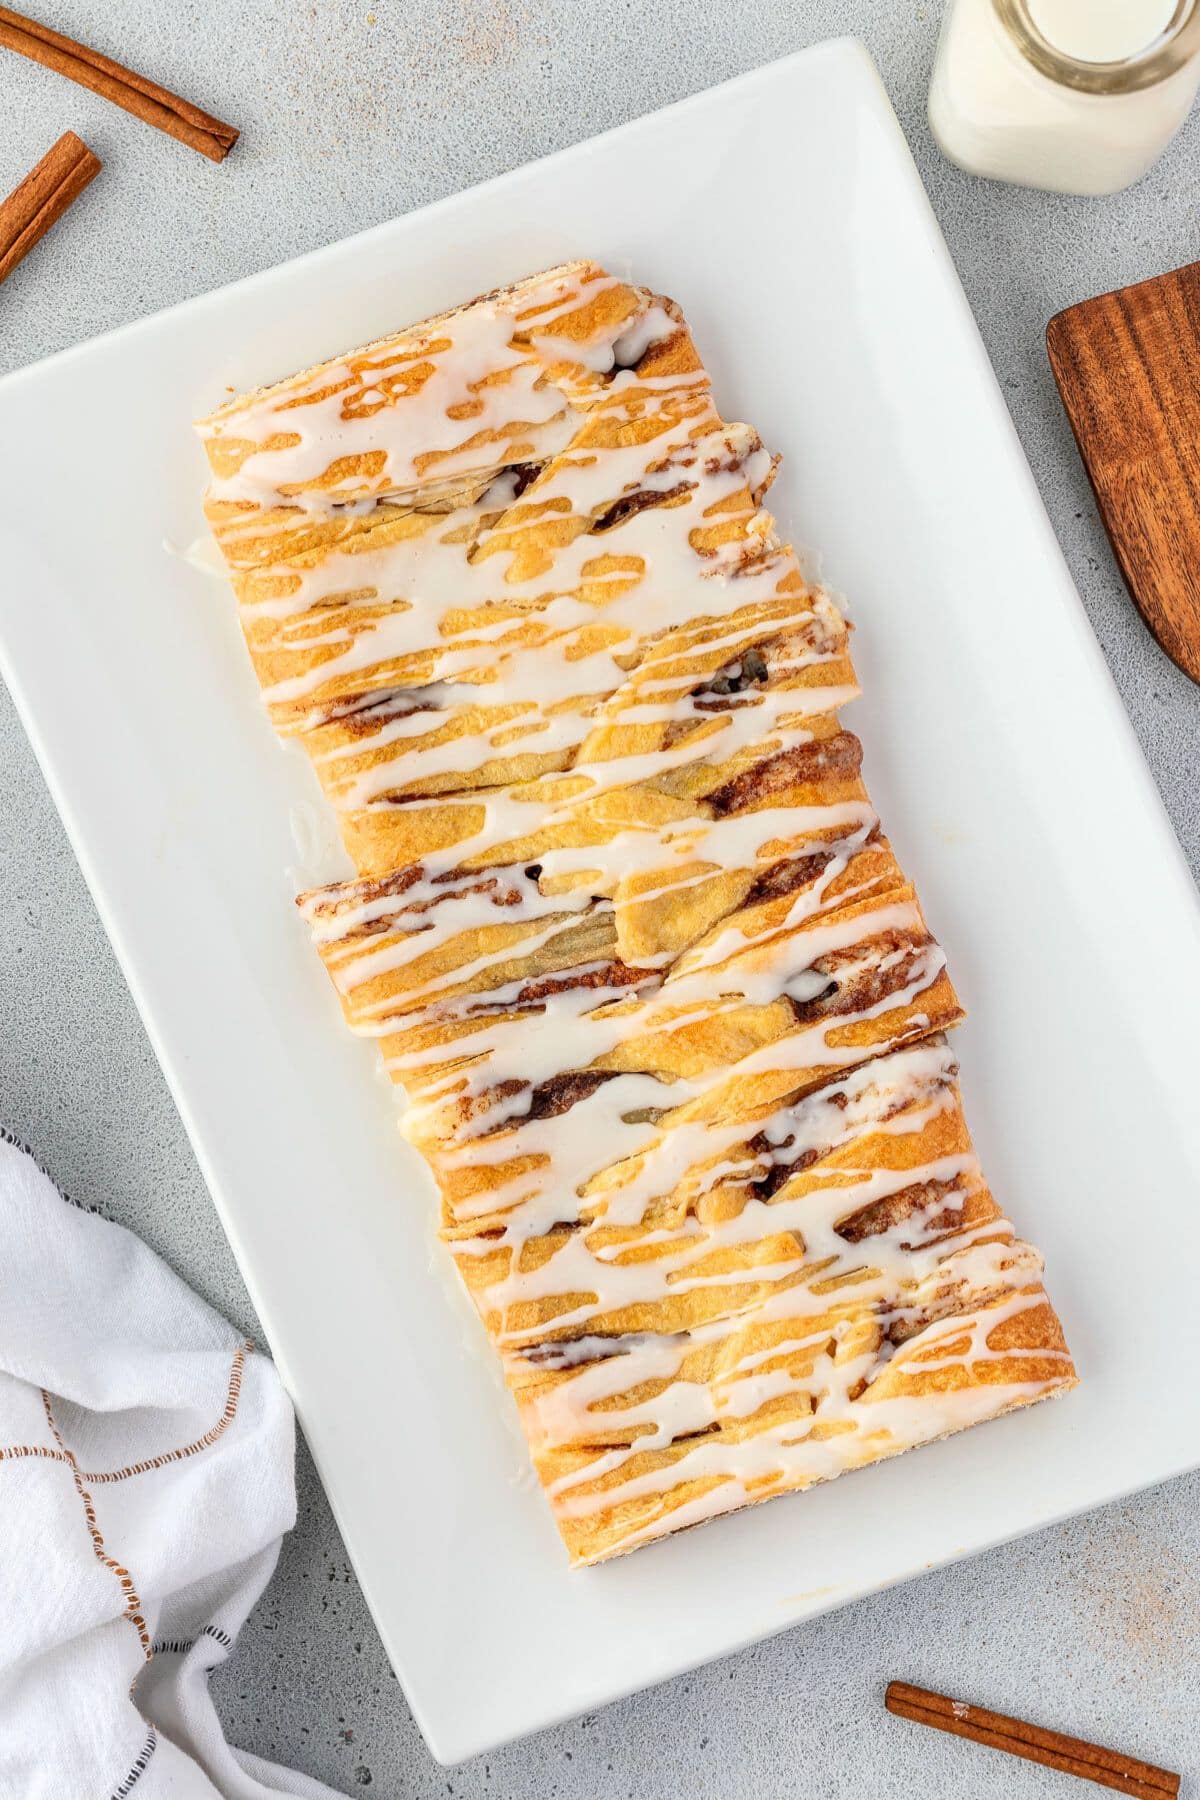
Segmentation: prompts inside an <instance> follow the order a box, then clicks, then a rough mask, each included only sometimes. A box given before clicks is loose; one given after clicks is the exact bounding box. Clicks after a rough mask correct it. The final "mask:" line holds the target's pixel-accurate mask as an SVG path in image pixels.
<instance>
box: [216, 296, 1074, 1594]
mask: <svg viewBox="0 0 1200 1800" xmlns="http://www.w3.org/2000/svg"><path fill="white" fill-rule="evenodd" d="M201 429H202V431H203V433H204V435H205V437H206V441H207V445H208V448H209V453H210V460H211V461H212V463H213V468H214V475H215V479H214V483H213V487H212V489H211V491H210V495H209V501H208V510H209V517H210V520H211V522H212V523H213V526H214V529H215V531H216V532H217V535H218V537H219V540H220V542H221V545H222V548H223V550H224V552H225V555H226V557H227V558H228V560H229V561H230V562H231V564H232V565H233V567H234V569H235V572H236V581H237V585H238V590H239V598H240V601H241V609H242V619H243V624H244V627H245V631H246V635H247V640H248V643H249V646H250V649H251V652H252V654H253V656H254V658H255V662H256V665H257V668H258V672H259V676H260V679H261V681H262V683H263V688H264V697H265V699H266V702H267V704H268V705H269V707H270V708H271V710H272V715H273V717H274V719H275V722H276V724H277V725H278V727H279V729H280V730H281V731H284V732H294V733H298V734H299V735H300V737H301V741H302V742H303V744H304V747H305V748H306V750H307V752H308V754H309V755H310V756H311V757H312V759H313V762H314V764H315V766H316V768H317V772H318V774H319V775H320V777H321V780H322V783H323V785H324V787H325V790H326V793H327V794H328V796H329V798H330V799H331V801H332V802H333V804H334V806H335V808H336V809H337V812H338V815H339V818H340V819H341V821H342V824H343V830H344V835H345V837H346V842H347V846H348V848H349V849H350V851H351V854H352V855H354V856H355V857H356V858H357V859H358V866H359V867H360V869H362V870H363V879H361V880H358V881H354V882H349V883H341V884H336V885H334V886H332V887H329V888H326V889H322V890H317V891H316V892H314V893H312V894H309V895H306V896H304V897H303V898H302V902H301V904H302V909H303V912H304V914H305V917H306V918H307V920H308V922H309V924H310V927H311V929H312V932H313V936H314V940H315V941H316V944H317V946H318V948H319V950H320V953H321V956H322V958H323V960H324V962H325V964H326V967H327V968H328V970H329V973H330V975H331V977H332V979H333V981H334V983H335V985H336V987H337V990H338V992H339V994H340V995H341V997H342V1000H343V1004H344V1007H345V1010H346V1015H347V1019H348V1022H349V1023H350V1025H351V1027H352V1028H353V1029H354V1030H356V1031H359V1032H361V1033H363V1034H365V1035H369V1036H374V1037H377V1038H378V1039H379V1040H380V1043H381V1048H382V1051H383V1057H384V1062H385V1066H386V1068H387V1070H388V1072H389V1074H390V1075H391V1077H392V1079H393V1080H395V1081H397V1082H398V1083H399V1084H400V1085H401V1086H402V1087H403V1088H404V1090H405V1092H406V1094H407V1096H408V1108H407V1112H406V1115H405V1120H404V1129H405V1131H406V1133H407V1135H408V1136H409V1138H410V1139H411V1141H412V1142H413V1143H415V1144H416V1145H417V1146H418V1147H419V1148H420V1149H421V1150H422V1152H423V1153H424V1154H425V1155H426V1157H427V1158H428V1160H429V1162H430V1164H431V1166H432V1168H433V1170H434V1173H435V1175H436V1177H437V1179H438V1182H439V1185H440V1187H441V1191H442V1196H443V1208H444V1210H443V1232H444V1235H445V1236H446V1237H447V1239H448V1240H449V1241H450V1244H451V1247H452V1250H453V1253H454V1255H455V1257H456V1258H457V1260H458V1262H459V1266H460V1270H461V1271H462V1273H463V1275H464V1279H465V1280H466V1282H467V1285H468V1287H469V1289H470V1291H471V1294H472V1296H473V1298H474V1300H475V1302H476V1305H477V1306H478V1308H479V1310H480V1312H481V1314H482V1315H483V1317H484V1319H485V1321H486V1323H487V1326H488V1329H489V1332H490V1333H491V1335H492V1337H493V1340H494V1341H495V1343H496V1345H497V1347H498V1349H499V1351H500V1353H501V1356H502V1358H503V1363H504V1369H505V1374H506V1377H507V1379H508V1381H509V1384H510V1386H511V1387H512V1388H513V1389H514V1391H515V1392H516V1394H517V1398H518V1401H519V1404H520V1406H521V1409H522V1416H523V1420H524V1423H525V1427H526V1430H527V1433H528V1435H529V1438H530V1442H531V1446H532V1449H533V1453H534V1458H535V1462H536V1465H537V1467H538V1471H539V1473H540V1475H541V1477H542V1481H543V1484H544V1486H545V1488H546V1491H547V1493H548V1495H549V1497H550V1499H551V1503H552V1505H553V1506H554V1509H555V1513H556V1516H557V1517H558V1519H559V1522H560V1524H561V1526H562V1528H563V1531H564V1535H565V1536H566V1537H567V1540H568V1543H569V1544H570V1545H571V1546H572V1549H573V1553H574V1554H576V1555H577V1556H578V1557H580V1558H581V1559H583V1560H590V1559H593V1558H595V1557H598V1556H602V1555H608V1554H612V1553H613V1552H614V1551H617V1550H624V1549H629V1548H631V1547H633V1546H635V1545H636V1544H638V1543H641V1542H643V1541H645V1539H646V1538H647V1537H651V1536H655V1535H660V1534H662V1533H664V1532H666V1531H669V1530H674V1529H677V1528H679V1527H680V1526H682V1525H685V1524H691V1523H696V1522H699V1521H700V1520H701V1519H703V1518H707V1517H711V1516H713V1515H714V1514H716V1513H719V1512H723V1511H727V1510H729V1509H730V1508H731V1507H734V1506H738V1505H741V1504H743V1503H745V1502H746V1501H747V1500H751V1499H756V1498H760V1497H763V1496H764V1495H766V1494H769V1493H774V1492H778V1491H781V1490H783V1489H785V1488H795V1487H803V1486H805V1485H807V1484H808V1483H810V1482H812V1481H815V1480H821V1479H825V1478H827V1477H829V1476H831V1475H835V1474H837V1473H839V1472H840V1471H841V1470H843V1469H847V1468H851V1467H854V1466H857V1465H858V1464H860V1463H863V1462H867V1461H871V1460H874V1459H876V1458H878V1457H880V1456H883V1455H887V1454H892V1453H894V1452H896V1451H899V1450H903V1449H905V1448H908V1447H909V1446H910V1445H913V1444H916V1443H920V1442H922V1441H925V1440H926V1439H928V1438H931V1437H936V1436H939V1435H941V1434H942V1433H944V1432H946V1431H950V1430H955V1429H958V1428H959V1427H960V1426H962V1425H965V1424H969V1423H972V1422H974V1421H975V1420H976V1419H979V1418H984V1417H989V1416H992V1415H993V1414H995V1413H996V1412H999V1411H1003V1410H1004V1409H1005V1408H1007V1407H1009V1406H1012V1405H1016V1404H1022V1403H1024V1402H1026V1401H1028V1400H1031V1399H1035V1398H1038V1397H1040V1396H1041V1395H1042V1394H1043V1393H1046V1392H1049V1391H1053V1390H1054V1389H1055V1388H1057V1387H1059V1386H1062V1385H1063V1384H1064V1383H1066V1382H1067V1381H1069V1379H1070V1378H1071V1370H1070V1363H1069V1358H1068V1357H1067V1355H1066V1352H1065V1351H1063V1350H1061V1349H1060V1348H1059V1340H1058V1338H1057V1335H1056V1331H1055V1329H1054V1326H1053V1319H1052V1315H1049V1314H1048V1308H1047V1305H1046V1302H1045V1297H1044V1294H1043V1293H1042V1289H1041V1283H1040V1267H1041V1265H1040V1261H1039V1259H1038V1258H1037V1255H1036V1252H1034V1251H1032V1250H1031V1249H1030V1248H1029V1246H1027V1245H1025V1244H1022V1243H1021V1242H1019V1241H1018V1240H1015V1239H1014V1236H1013V1232H1012V1228H1011V1226H1010V1225H1009V1224H1008V1223H1007V1221H1006V1220H1004V1219H1003V1218H1002V1217H1001V1216H1000V1215H999V1212H998V1209H997V1208H996V1206H995V1203H994V1202H993V1201H992V1199H991V1196H990V1195H989V1193H988V1191H987V1188H986V1185H985V1183H984V1180H983V1177H982V1174H981V1172H980V1170H979V1166H978V1163H977V1161H976V1159H975V1155H974V1152H973V1150H972V1148H971V1144H970V1139H969V1136H968V1134H967V1131H966V1127H965V1124H964V1122H963V1120H962V1115H961V1107H960V1103H959V1097H958V1090H957V1084H956V1081H955V1065H954V1063H953V1060H952V1056H951V1052H950V1050H949V1048H948V1046H947V1043H946V1040H945V1038H944V1036H943V1035H942V1031H943V1028H944V1027H946V1026H949V1025H952V1024H954V1023H955V1021H956V1020H957V1018H958V1017H959V1009H958V1006H957V1001H956V999H955V996H954V993H953V990H952V989H951V987H950V985H949V982H948V981H947V979H946V975H945V959H944V956H943V954H942V952H941V949H940V948H939V946H938V945H937V944H936V943H935V942H934V940H933V939H932V937H931V936H930V934H929V932H928V929H927V927H926V925H925V922H924V919H923V917H922V915H921V911H920V908H919V905H918V903H917V900H916V896H915V894H914V893H913V891H912V889H911V887H909V886H908V884H907V883H906V882H905V880H904V877H903V875H902V874H901V872H900V870H899V869H898V868H897V866H896V864H895V861H894V859H893V857H892V855H891V852H890V850H889V848H888V846H887V844H886V842H885V841H884V840H883V839H882V838H881V837H880V836H879V830H878V821H877V819H876V817H875V814H874V812H873V811H872V809H871V806H870V803H869V801H868V799H867V797H866V794H865V790H864V789H863V787H862V784H861V781H860V780H859V775H858V748H857V743H856V740H854V739H853V738H851V737H850V735H849V734H848V733H847V732H845V730H844V729H843V728H842V726H841V724H840V721H839V718H838V713H839V709H840V708H841V707H842V706H844V705H845V704H846V703H848V702H849V701H850V700H851V699H853V697H854V696H855V694H856V693H857V687H856V684H855V681H854V675H853V670H852V668H851V667H850V663H849V659H848V656H847V653H846V628H845V625H844V623H843V621H842V620H841V618H840V616H839V614H838V612H837V609H836V608H835V607H834V606H833V604H832V602H831V601H830V600H829V598H828V596H827V595H825V594H824V593H823V592H821V591H820V590H819V589H815V588H813V587H811V586H809V585H808V584H807V583H806V582H805V581H804V580H803V579H802V577H801V574H800V569H799V565H798V564H797V561H796V558H795V556H794V554H793V552H792V551H791V550H790V549H789V548H787V547H786V546H784V545H782V544H781V543H780V541H779V539H778V536H777V534H776V531H775V526H774V521H773V520H772V518H771V516H770V514H769V513H767V512H765V511H764V510H763V508H762V506H761V498H762V494H763V492H764V491H765V489H766V487H767V486H768V485H769V482H770V480H771V478H772V475H773V472H774V462H773V459H772V458H771V457H770V456H769V455H768V453H767V452H766V451H765V450H764V449H763V447H762V445H761V444H760V442H759V440H758V438H757V436H756V435H755V433H754V432H753V431H752V430H751V429H750V428H749V427H747V426H744V425H730V424H727V423H726V422H725V421H723V420H722V419H721V417H720V416H719V414H718V413H717V411H716V409H715V406H714V404H713V401H712V397H711V394H710V392H709V386H708V379H707V376H706V374H705V373H704V371H703V369H702V368H700V367H699V365H698V361H697V359H696V358H695V356H694V353H691V351H690V340H688V339H687V338H686V333H685V331H684V328H683V327H682V326H681V324H680V321H679V318H678V314H677V311H676V309H674V308H673V307H671V306H670V305H669V303H664V302H662V301H660V300H658V299H657V298H656V297H655V296H653V295H649V294H647V293H645V292H644V291H642V290H639V289H634V288H630V287H627V286H626V285H625V284H622V283H620V282H617V281H615V280H613V278H611V277H609V276H607V275H605V274H604V272H603V271H601V270H598V269H596V268H595V266H594V265H590V264H581V265H573V266H571V267H569V268H567V269H564V270H557V271H551V272H550V273H549V274H548V275H547V276H545V277H541V278H536V279H535V280H534V281H532V282H530V283H526V284H522V285H521V287H520V288H518V289H516V290H510V291H508V292H506V293H501V294H498V295H495V296H490V297H487V298H486V299H485V300H483V301H481V302H478V303H476V304H474V305H473V306H471V307H469V308H466V309H464V310H463V311H461V312H459V313H456V314H451V315H448V316H447V317H446V318H444V319H440V320H433V321H430V322H428V323H427V324H426V325H425V326H423V327H418V328H415V329H414V330H412V331H409V332H406V333H401V334H400V335H399V336H398V337H396V338H394V339H388V340H384V341H383V342H381V343H380V344H377V345H373V346H369V347H368V348H367V349H366V350H364V351H360V352H357V353H355V354H354V355H352V356H349V357H346V358H343V359H341V360H339V361H338V362H336V363H334V364H331V365H328V366H326V367H324V368H321V369H318V370H315V371H311V372H310V373H309V374H307V375H305V376H302V377H298V378H297V379H296V380H294V381H292V382H285V383H283V384H281V385H280V386H279V387H278V388H275V389H271V390H267V391H266V392H265V393H263V394H260V395H256V396H250V397H249V399H247V400H245V401H235V402H234V403H233V404H232V405H231V406H230V407H227V408H224V409H222V411H221V412H220V413H218V414H216V415H214V417H213V418H212V419H211V420H208V421H206V422H205V423H204V424H203V426H202V427H201Z"/></svg>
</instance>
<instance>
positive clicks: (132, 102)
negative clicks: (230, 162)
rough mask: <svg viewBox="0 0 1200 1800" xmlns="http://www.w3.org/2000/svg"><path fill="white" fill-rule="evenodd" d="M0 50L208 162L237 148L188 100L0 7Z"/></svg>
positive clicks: (233, 134) (233, 137)
mask: <svg viewBox="0 0 1200 1800" xmlns="http://www.w3.org/2000/svg"><path fill="white" fill-rule="evenodd" d="M0 46H3V47H4V48H5V49H8V50H15V51H17V53H18V54H19V55H21V56H28V57H31V58H32V60H33V61H34V62H40V63H44V64H45V66H46V68H48V69H54V70H55V71H56V73H57V74H59V75H65V76H66V77H67V78H68V80H70V81H77V82H78V83H79V85H80V86H81V87H86V88H91V90H92V92H93V93H95V94H103V96H104V98H105V99H106V100H111V101H113V103H114V104H115V105H117V106H123V107H124V108H125V111H126V112H129V113H132V114H133V115H134V117H135V118H137V119H142V120H144V121H145V123H146V124H147V125H156V126H157V127H158V129H159V130H160V131H165V132H168V133H169V134H170V136H171V137H174V138H178V139H179V141H180V143H183V144H187V145H189V146H190V147H191V148H192V149H193V150H198V151H199V152H200V154H201V156H207V157H209V158H211V160H212V161H213V162H221V161H223V160H224V158H225V157H226V156H228V154H229V152H230V151H231V150H232V149H233V146H234V145H235V144H236V143H237V140H238V133H237V131H236V130H235V128H234V127H233V126H232V125H226V124H224V123H223V122H222V121H221V120H220V119H214V118H213V116H212V114H211V113H206V112H202V111H201V109H200V108H199V107H198V106H193V105H192V103H191V101H190V100H181V99H180V97H179V95H178V94H173V93H172V92H171V91H170V89H169V88H165V87H160V86H159V84H158V83H157V82H156V81H148V80H147V79H146V77H145V76H144V75H135V74H134V72H133V70H132V69H126V68H123V67H122V66H121V64H120V63H118V62H113V60H112V58H111V57H108V56H101V55H100V53H99V52H98V51H96V50H89V49H88V48H87V47H86V46H85V45H83V44H77V43H76V42H75V41H74V39H73V38H68V37H63V36H61V34H60V33H59V32H57V31H51V30H50V28H49V26H48V25H39V24H38V23H37V21H36V20H35V19H27V18H25V16H24V15H23V14H22V13H16V12H12V11H10V10H9V8H8V7H7V6H0Z"/></svg>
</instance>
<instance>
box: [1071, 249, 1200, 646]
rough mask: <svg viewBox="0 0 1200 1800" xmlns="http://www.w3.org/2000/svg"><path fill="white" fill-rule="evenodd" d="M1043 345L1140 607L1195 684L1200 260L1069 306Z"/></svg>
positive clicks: (1199, 630) (1199, 632)
mask: <svg viewBox="0 0 1200 1800" xmlns="http://www.w3.org/2000/svg"><path fill="white" fill-rule="evenodd" d="M1046 346H1047V349H1048V350H1049V352H1050V366H1051V368H1052V369H1053V370H1054V379H1055V380H1056V381H1057V382H1058V386H1059V390H1060V392H1061V394H1062V397H1063V403H1064V405H1065V406H1066V409H1067V417H1068V418H1069V419H1070V421H1071V429H1072V430H1073V431H1074V433H1075V439H1076V442H1077V443H1078V445H1079V449H1080V454H1081V455H1082V457H1083V460H1084V464H1085V466H1086V468H1087V472H1088V475H1089V476H1090V477H1091V483H1092V486H1093V488H1094V489H1095V490H1096V499H1097V501H1098V502H1099V505H1100V516H1101V518H1102V519H1103V520H1104V528H1105V530H1106V531H1107V532H1108V535H1109V539H1110V541H1111V543H1112V547H1113V550H1114V552H1115V553H1116V558H1117V561H1118V562H1119V563H1120V565H1121V573H1122V574H1123V575H1124V577H1125V580H1126V583H1127V584H1128V587H1129V591H1130V593H1131V594H1132V595H1133V598H1134V602H1135V603H1136V605H1137V609H1138V611H1139V612H1140V613H1141V615H1142V617H1143V619H1144V620H1145V621H1146V624H1147V625H1148V626H1149V627H1150V630H1151V631H1152V632H1153V633H1154V636H1155V637H1156V638H1157V639H1158V642H1159V643H1160V644H1161V645H1162V647H1163V649H1164V650H1165V651H1166V653H1167V655H1168V656H1169V657H1170V658H1171V659H1172V661H1173V662H1177V663H1178V664H1179V667H1180V668H1181V669H1185V670H1186V671H1187V673H1188V674H1189V675H1190V676H1191V677H1192V680H1193V681H1200V263H1189V264H1188V266H1187V267H1186V268H1184V269H1176V270H1175V271H1174V272H1173V273H1172V274H1170V275H1156V276H1155V277H1154V279H1153V280H1152V281H1141V282H1139V283H1138V284H1137V286H1136V287H1127V288H1120V289H1118V291H1117V292H1116V293H1115V294H1101V295H1100V297H1099V298H1098V299H1096V300H1084V301H1082V302H1081V304H1080V305H1078V306H1069V307H1067V309H1066V311H1065V312H1060V313H1057V314H1056V315H1055V317H1054V318H1053V319H1051V321H1050V323H1049V325H1048V326H1047V328H1046Z"/></svg>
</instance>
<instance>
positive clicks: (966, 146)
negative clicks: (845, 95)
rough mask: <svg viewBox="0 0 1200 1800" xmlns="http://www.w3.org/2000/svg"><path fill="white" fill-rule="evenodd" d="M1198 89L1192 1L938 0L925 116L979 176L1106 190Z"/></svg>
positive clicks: (945, 145)
mask: <svg viewBox="0 0 1200 1800" xmlns="http://www.w3.org/2000/svg"><path fill="white" fill-rule="evenodd" d="M1197 86H1200V0H947V4H946V16H945V18H944V20H943V22H942V34H941V37H940V39H939V41H938V51H937V60H936V62H935V64H934V70H933V82H932V85H931V87H930V90H929V123H930V126H931V127H932V129H933V135H934V137H935V138H936V139H937V141H938V143H939V144H940V145H941V148H942V149H943V151H944V152H945V154H946V155H947V156H948V157H949V158H950V160H951V162H956V163H958V164H960V165H961V167H962V168H964V169H969V170H970V171H971V172H972V173H973V174H976V175H991V176H994V177H995V178H996V179H998V180H1000V181H1016V182H1021V183H1023V184H1024V185H1025V186H1026V187H1039V188H1054V189H1057V190H1058V191H1060V192H1062V193H1068V194H1113V193H1116V192H1117V190H1118V189H1119V188H1124V187H1128V186H1129V184H1130V182H1132V181H1136V180H1137V179H1138V177H1139V176H1141V175H1144V174H1145V173H1146V170H1147V169H1149V168H1150V167H1151V166H1152V165H1153V164H1154V163H1156V162H1157V161H1158V158H1159V157H1160V156H1161V155H1162V153H1163V151H1164V150H1165V149H1166V147H1167V145H1168V144H1169V143H1170V141H1171V139H1172V138H1173V137H1174V135H1175V133H1176V132H1177V131H1178V130H1179V127H1180V126H1181V125H1182V123H1183V121H1184V119H1185V118H1186V117H1187V114H1188V111H1189V109H1190V107H1191V104H1192V101H1193V100H1194V99H1195V96H1196V89H1197Z"/></svg>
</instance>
